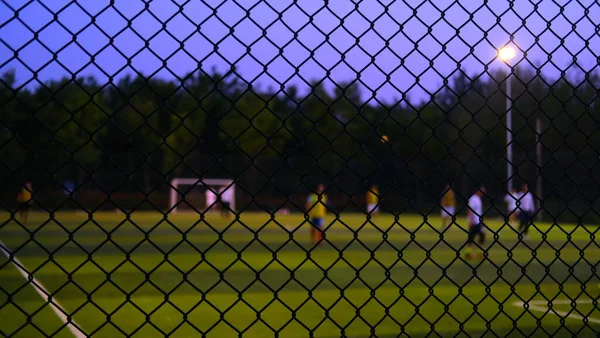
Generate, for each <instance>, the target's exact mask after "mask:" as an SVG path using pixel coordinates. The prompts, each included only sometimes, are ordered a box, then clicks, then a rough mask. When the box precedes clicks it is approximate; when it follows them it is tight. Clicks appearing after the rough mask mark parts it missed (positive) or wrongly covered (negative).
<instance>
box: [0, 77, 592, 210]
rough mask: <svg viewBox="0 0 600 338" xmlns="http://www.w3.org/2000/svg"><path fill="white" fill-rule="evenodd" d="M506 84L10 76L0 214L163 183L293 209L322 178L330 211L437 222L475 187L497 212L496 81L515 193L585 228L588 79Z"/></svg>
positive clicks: (503, 164)
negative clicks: (373, 190) (22, 196)
mask: <svg viewBox="0 0 600 338" xmlns="http://www.w3.org/2000/svg"><path fill="white" fill-rule="evenodd" d="M507 75H508V74H507V73H506V72H503V71H494V72H490V73H489V74H488V73H484V74H468V73H467V72H465V71H462V70H457V72H456V73H455V75H454V76H453V77H451V78H449V79H447V80H444V83H443V85H442V86H441V87H440V89H439V90H437V91H436V92H435V93H432V94H431V95H430V97H428V98H427V99H425V100H421V101H420V102H414V101H410V100H408V99H406V98H400V99H397V100H394V101H393V102H391V103H390V102H380V101H378V100H375V99H373V98H370V99H364V98H363V96H364V95H363V94H364V93H365V90H364V88H361V86H360V85H359V83H358V82H357V81H354V82H345V83H341V84H337V85H336V86H335V87H334V89H333V90H328V89H327V88H326V86H325V82H324V81H316V80H315V81H312V82H311V83H310V85H309V86H308V87H309V90H308V91H307V93H306V94H301V90H300V89H299V88H297V87H295V86H289V85H286V86H282V88H281V90H276V89H274V88H269V89H257V88H256V87H255V86H252V85H250V84H248V83H246V82H245V81H243V80H242V79H240V78H239V77H238V76H236V74H235V70H232V71H230V72H228V73H219V72H217V71H215V70H212V71H206V72H205V71H197V72H194V73H190V74H188V75H187V76H185V77H184V78H183V79H180V80H177V81H175V80H166V79H160V78H156V77H146V76H144V75H141V74H137V75H127V76H124V77H122V78H120V79H119V80H117V81H114V82H109V83H99V81H98V80H97V79H96V78H94V77H92V76H88V77H77V78H63V79H56V80H52V81H48V82H46V83H44V84H43V85H38V86H36V87H35V88H33V87H23V86H21V87H19V86H17V84H16V83H17V82H16V75H15V73H14V72H11V71H8V72H5V73H4V74H2V79H1V81H0V102H1V114H0V125H1V128H2V133H1V134H0V159H1V161H0V171H1V174H2V177H3V182H2V185H3V187H5V189H3V190H4V191H3V192H2V193H3V197H2V201H3V202H2V203H3V204H4V205H8V204H10V200H11V199H13V197H14V191H15V190H14V189H16V188H17V186H18V184H20V183H22V182H24V181H28V180H30V181H33V182H34V186H35V187H37V189H38V190H40V191H46V190H47V191H51V190H56V189H59V190H60V189H61V188H63V187H64V185H65V182H72V183H73V184H74V186H75V191H74V193H73V194H74V195H76V194H78V193H81V192H82V191H102V192H103V193H104V194H106V195H107V196H113V195H114V196H116V194H119V193H137V194H140V196H142V200H145V201H146V200H148V199H149V198H148V196H150V195H161V196H162V195H167V192H166V189H168V188H169V186H168V182H169V181H170V180H171V179H172V178H174V177H210V178H235V179H236V183H237V185H238V188H239V190H240V192H239V193H238V195H239V196H243V197H240V198H242V199H245V201H246V204H245V205H247V206H248V208H259V207H260V208H269V210H273V209H274V208H277V207H279V206H281V205H283V203H284V202H287V203H288V204H289V200H292V201H295V202H294V204H297V205H298V207H301V205H302V196H303V195H305V194H306V193H307V192H308V191H309V189H311V188H314V187H315V186H316V185H317V184H318V183H320V182H323V183H326V184H328V186H329V187H330V190H329V191H330V194H332V195H335V196H336V198H335V199H334V200H336V201H338V202H337V205H336V206H334V207H336V208H338V209H339V210H346V209H348V210H352V209H358V208H361V205H362V203H363V201H362V200H361V196H363V195H364V193H365V192H366V189H367V188H368V187H369V186H371V185H373V184H376V185H378V186H379V187H380V189H379V190H380V193H381V194H382V204H383V207H384V208H387V209H389V210H390V211H393V212H404V211H411V212H421V213H423V214H428V213H430V212H435V213H436V214H437V210H438V207H437V205H438V202H439V198H440V195H441V193H442V190H443V189H444V186H445V184H447V183H451V184H452V185H453V186H454V188H455V189H456V191H457V193H458V195H459V201H464V200H466V199H467V198H468V196H469V195H470V194H471V193H472V191H473V190H474V189H475V188H476V187H477V186H478V185H485V186H486V187H487V190H488V194H489V201H490V204H489V205H490V212H491V213H500V212H501V211H502V205H501V200H502V198H503V196H504V194H505V193H506V180H507V178H506V175H507V161H506V139H507V126H506V116H505V115H506V113H507V105H506V97H507V93H506V81H507V80H510V81H512V82H511V84H512V91H511V93H510V95H511V98H512V111H513V121H512V133H513V135H514V139H513V151H514V159H513V160H514V167H515V178H514V182H515V185H520V184H522V183H528V184H529V185H530V187H531V188H532V190H533V191H534V192H535V191H536V189H535V188H536V184H538V176H541V178H542V182H543V186H542V188H543V189H542V196H538V197H539V198H540V200H542V201H543V204H542V206H543V209H544V211H545V214H546V215H547V218H549V219H568V220H569V221H579V220H597V219H598V218H599V217H598V215H597V214H596V213H595V211H594V210H595V209H596V204H597V203H596V200H597V194H598V191H599V189H598V188H599V187H598V183H597V182H598V181H600V176H599V174H600V172H599V170H598V169H597V168H598V165H597V164H598V161H599V155H598V151H599V150H600V139H599V136H598V133H596V132H595V131H596V130H597V128H598V120H599V119H600V104H598V101H599V94H598V88H599V87H600V77H599V75H598V74H597V73H581V74H569V75H567V74H565V73H563V74H562V76H561V77H560V78H558V79H549V78H546V77H544V76H543V74H541V72H540V71H539V70H537V69H534V68H527V67H520V68H516V69H515V70H514V71H513V73H512V75H511V76H510V77H509V76H507ZM537 120H539V121H540V123H541V126H542V133H541V134H540V135H538V134H536V121H537ZM384 135H385V136H387V137H388V141H387V142H386V141H384V140H383V139H382V137H383V136H384ZM538 144H541V148H542V154H541V158H542V166H541V167H539V166H538V163H537V155H538V154H537V153H536V149H537V148H536V147H537V146H538ZM146 202H147V201H146ZM161 203H162V202H157V203H150V204H144V205H145V207H159V206H160V207H162V206H163V205H162V204H161ZM238 204H240V203H238ZM241 205H244V204H243V203H241ZM334 205H335V203H334ZM292 207H293V204H292Z"/></svg>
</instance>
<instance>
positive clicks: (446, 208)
mask: <svg viewBox="0 0 600 338" xmlns="http://www.w3.org/2000/svg"><path fill="white" fill-rule="evenodd" d="M440 204H441V207H442V229H446V228H447V227H448V226H450V224H452V217H454V211H455V208H456V199H455V197H454V190H452V188H451V187H450V184H447V185H446V189H445V190H444V196H442V201H441V203H440Z"/></svg>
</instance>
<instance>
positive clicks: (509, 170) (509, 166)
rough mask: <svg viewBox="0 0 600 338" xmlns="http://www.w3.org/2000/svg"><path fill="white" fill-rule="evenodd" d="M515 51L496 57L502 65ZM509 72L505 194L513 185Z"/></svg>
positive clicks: (504, 51)
mask: <svg viewBox="0 0 600 338" xmlns="http://www.w3.org/2000/svg"><path fill="white" fill-rule="evenodd" d="M516 54H517V53H516V52H515V49H514V48H512V47H510V46H507V47H503V48H501V49H500V50H499V51H498V56H499V57H500V59H502V61H504V63H507V64H508V62H509V61H510V60H512V59H514V57H515V56H516ZM510 75H511V72H509V73H508V75H507V77H506V110H507V111H506V160H507V162H508V163H507V168H506V175H507V179H508V180H507V191H506V192H507V193H510V191H511V189H512V187H513V184H512V181H513V151H512V94H511V90H512V88H511V76H510Z"/></svg>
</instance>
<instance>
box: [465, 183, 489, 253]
mask: <svg viewBox="0 0 600 338" xmlns="http://www.w3.org/2000/svg"><path fill="white" fill-rule="evenodd" d="M484 193H485V188H484V187H481V188H479V189H478V190H477V191H476V192H475V194H474V195H473V196H471V198H469V202H468V209H467V224H468V225H469V235H468V238H467V245H466V250H467V253H466V255H465V256H466V258H467V259H470V258H471V257H472V253H471V251H472V246H473V243H474V242H475V236H476V235H478V236H479V245H483V244H484V243H485V231H484V225H483V203H482V201H481V197H482V196H483V195H484ZM479 258H483V253H482V252H480V253H479Z"/></svg>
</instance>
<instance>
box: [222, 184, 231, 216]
mask: <svg viewBox="0 0 600 338" xmlns="http://www.w3.org/2000/svg"><path fill="white" fill-rule="evenodd" d="M219 195H220V196H221V216H222V217H227V216H229V212H230V211H231V200H232V199H233V187H231V186H223V187H221V188H220V189H219Z"/></svg>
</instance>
